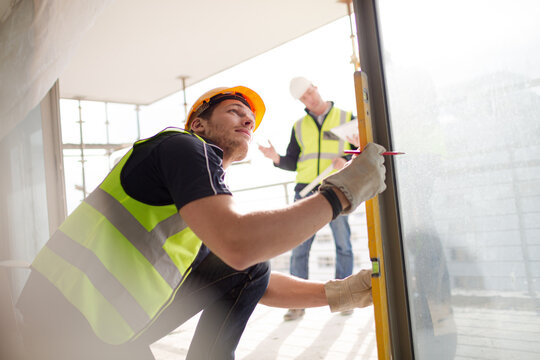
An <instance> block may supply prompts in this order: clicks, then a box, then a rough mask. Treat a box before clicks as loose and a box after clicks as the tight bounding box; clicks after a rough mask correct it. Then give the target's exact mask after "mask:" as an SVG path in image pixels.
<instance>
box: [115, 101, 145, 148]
mask: <svg viewBox="0 0 540 360" xmlns="http://www.w3.org/2000/svg"><path fill="white" fill-rule="evenodd" d="M107 113H108V120H109V137H110V139H109V142H110V143H113V144H132V143H133V142H135V141H136V140H137V138H138V128H137V126H138V125H137V112H136V106H135V105H127V104H112V103H108V104H107Z"/></svg>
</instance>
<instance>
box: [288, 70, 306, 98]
mask: <svg viewBox="0 0 540 360" xmlns="http://www.w3.org/2000/svg"><path fill="white" fill-rule="evenodd" d="M311 85H312V83H311V81H309V80H308V79H306V78H305V77H302V76H298V77H295V78H293V79H292V80H291V84H290V85H289V89H290V90H291V95H292V96H293V98H295V99H297V100H298V99H300V97H302V95H304V93H305V92H306V90H307V89H309V87H310V86H311Z"/></svg>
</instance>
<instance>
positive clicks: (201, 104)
mask: <svg viewBox="0 0 540 360" xmlns="http://www.w3.org/2000/svg"><path fill="white" fill-rule="evenodd" d="M217 95H232V96H234V95H240V97H241V98H243V99H244V100H245V101H246V102H247V105H249V107H250V108H251V111H253V114H254V115H255V128H254V129H253V131H255V130H257V127H259V124H260V123H261V120H262V118H263V115H264V112H265V111H266V107H265V106H264V101H263V100H262V98H261V97H260V96H259V94H257V93H256V92H255V91H253V90H251V89H250V88H247V87H245V86H234V87H218V88H215V89H212V90H209V91H207V92H205V93H204V94H202V95H201V96H200V97H199V98H198V99H197V101H195V103H194V104H193V106H192V107H191V109H190V110H189V114H188V116H187V121H186V125H185V128H186V130H189V129H190V128H191V123H192V121H193V119H195V118H196V117H197V116H198V115H199V114H201V113H202V112H203V111H204V110H206V109H207V108H208V107H209V105H210V103H211V99H212V98H214V97H216V96H217ZM231 98H234V97H231Z"/></svg>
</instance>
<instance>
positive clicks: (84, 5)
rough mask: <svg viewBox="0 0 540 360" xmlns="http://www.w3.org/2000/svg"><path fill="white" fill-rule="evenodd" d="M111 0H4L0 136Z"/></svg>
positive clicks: (55, 72) (41, 91)
mask: <svg viewBox="0 0 540 360" xmlns="http://www.w3.org/2000/svg"><path fill="white" fill-rule="evenodd" d="M111 2H112V0H92V1H84V0H69V1H63V0H19V1H14V0H12V1H10V4H9V6H6V1H5V0H2V11H3V14H0V139H2V138H3V137H4V136H6V135H7V134H9V133H10V131H11V130H12V129H13V128H14V127H15V126H16V125H17V123H19V122H20V121H21V120H23V119H24V117H25V116H26V115H27V114H28V113H29V111H30V110H31V109H33V108H34V107H35V106H36V105H37V104H39V102H40V101H41V99H42V98H43V97H44V96H45V94H46V93H47V92H48V91H49V89H50V88H51V87H52V86H53V84H54V82H55V81H56V80H57V79H58V78H59V77H60V74H61V73H62V71H63V70H64V68H65V67H66V65H67V64H68V62H69V59H70V57H71V55H72V54H73V52H74V51H75V50H76V49H77V45H78V44H79V41H80V40H81V38H82V36H83V35H84V34H85V33H86V31H87V30H88V29H90V28H91V27H92V25H93V24H94V21H95V20H96V18H97V17H98V15H99V14H100V12H101V11H102V10H103V9H104V8H105V7H106V6H107V5H108V4H109V3H111Z"/></svg>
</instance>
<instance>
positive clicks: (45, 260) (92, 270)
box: [32, 129, 204, 344]
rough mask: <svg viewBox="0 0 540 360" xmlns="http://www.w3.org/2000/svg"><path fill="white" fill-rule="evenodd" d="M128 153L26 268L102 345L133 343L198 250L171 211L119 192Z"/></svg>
mask: <svg viewBox="0 0 540 360" xmlns="http://www.w3.org/2000/svg"><path fill="white" fill-rule="evenodd" d="M166 131H176V132H185V131H182V130H179V129H178V130H172V129H166V130H164V131H163V132H166ZM163 132H162V133H163ZM160 134H161V133H160ZM160 134H157V135H156V136H159V135H160ZM199 139H200V140H201V141H204V140H202V139H201V138H199ZM147 140H148V139H146V140H141V141H138V142H136V143H135V145H134V146H137V144H140V143H142V142H145V141H147ZM132 152H133V149H131V150H130V151H129V152H128V153H127V154H126V155H125V156H124V157H123V158H122V159H121V160H120V162H119V163H118V164H117V165H116V166H115V167H114V169H113V170H112V171H111V173H110V174H109V175H108V176H107V177H106V178H105V180H104V181H103V183H101V185H100V186H99V187H97V188H96V189H95V190H94V191H93V192H92V193H91V194H90V195H89V196H88V197H87V198H86V199H85V200H84V201H83V202H82V203H81V204H80V205H79V206H78V207H77V208H76V209H75V210H74V211H73V213H72V214H71V215H69V216H68V218H67V219H66V220H65V221H64V222H63V223H62V225H61V226H60V227H59V228H58V230H57V231H56V232H55V233H54V234H53V235H52V237H51V239H49V241H48V242H47V244H46V245H45V247H44V248H43V249H42V250H41V251H40V252H39V254H38V255H37V257H36V259H35V260H34V262H33V263H32V267H33V268H34V269H35V270H37V271H38V272H40V273H41V274H42V275H44V276H45V277H46V278H47V279H48V280H49V281H50V282H51V283H52V284H53V285H54V286H55V287H56V288H57V289H58V290H60V292H61V293H62V294H63V295H64V296H65V298H66V299H67V300H68V301H69V302H70V303H71V304H72V305H73V306H75V307H76V308H77V309H78V310H79V311H80V312H81V313H82V315H83V316H84V317H85V318H86V319H87V320H88V322H89V324H90V326H91V327H92V329H93V330H94V332H95V334H96V335H97V336H98V337H99V338H100V339H102V340H103V341H104V342H106V343H109V344H121V343H125V342H127V341H129V340H132V339H134V338H135V337H136V336H138V335H139V334H141V333H142V332H143V331H144V330H145V329H146V328H147V327H148V326H149V325H150V324H151V323H152V322H153V321H154V320H155V319H156V318H157V317H158V316H159V315H160V313H161V312H162V311H163V310H164V309H165V308H166V307H167V306H168V305H169V304H170V303H171V302H172V300H173V298H174V296H175V294H176V291H177V290H178V289H179V288H180V285H181V284H182V283H183V281H184V280H185V279H186V277H187V276H188V274H189V273H190V271H191V265H192V263H193V261H194V260H195V258H196V256H197V253H198V252H199V249H200V247H201V244H202V243H201V240H200V239H199V238H198V237H197V236H195V234H194V233H193V231H191V229H190V228H188V227H187V225H186V223H185V222H184V221H183V220H182V218H181V217H180V215H179V213H178V210H177V209H176V207H175V206H174V205H165V206H151V205H147V204H144V203H142V202H139V201H137V200H135V199H133V198H131V197H130V196H129V195H127V194H126V193H125V191H124V190H123V188H122V185H121V184H120V173H121V171H122V168H123V167H124V165H125V164H126V161H127V160H128V159H129V157H130V155H131V153H132Z"/></svg>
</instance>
